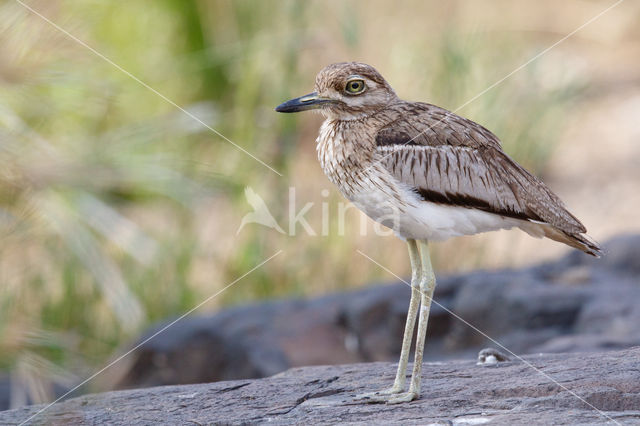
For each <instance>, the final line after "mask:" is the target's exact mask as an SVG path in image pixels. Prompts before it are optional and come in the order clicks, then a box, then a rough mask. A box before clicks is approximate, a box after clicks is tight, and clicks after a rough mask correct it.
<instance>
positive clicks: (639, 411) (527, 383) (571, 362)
mask: <svg viewBox="0 0 640 426" xmlns="http://www.w3.org/2000/svg"><path fill="white" fill-rule="evenodd" d="M638 359H640V348H635V349H627V350H623V351H616V352H605V353H590V354H562V355H558V354H553V355H533V356H532V355H529V356H526V357H524V358H517V359H513V360H512V361H505V362H500V363H497V364H495V365H493V366H491V367H479V366H476V365H475V362H474V361H449V362H446V363H442V362H438V363H425V364H424V368H423V394H422V397H421V399H419V400H417V401H413V402H410V403H406V404H399V405H381V404H366V403H362V402H358V401H354V396H355V395H357V394H359V393H362V392H370V391H375V390H378V389H381V388H383V387H387V386H389V385H390V384H391V383H392V381H393V378H394V376H395V368H396V366H395V365H394V364H391V363H369V364H352V365H341V366H322V367H303V368H295V369H291V370H288V371H286V372H284V373H280V374H277V375H275V376H272V377H269V378H265V379H254V380H236V381H226V382H216V383H209V384H195V385H180V386H164V387H153V388H146V389H136V390H126V391H115V392H108V393H102V394H93V395H85V396H81V397H78V398H74V399H71V400H67V401H64V402H60V403H58V404H55V405H53V406H51V407H49V408H47V407H46V406H42V405H41V406H28V407H23V408H20V409H15V410H10V411H4V412H0V424H6V425H16V424H19V423H21V422H25V421H26V422H27V423H30V424H34V423H35V424H54V425H56V424H78V425H93V424H110V425H133V424H160V423H162V424H194V425H204V424H214V423H215V424H255V423H267V422H270V423H274V424H301V423H304V424H335V423H358V424H362V423H368V424H371V423H373V424H389V423H393V424H442V425H446V424H448V425H468V424H484V423H490V424H498V425H513V424H531V423H535V424H553V425H574V424H580V425H602V424H606V423H614V422H615V423H617V424H622V425H626V424H629V425H630V424H638V423H639V422H640V369H639V368H638V367H639V363H638ZM32 416H35V417H32Z"/></svg>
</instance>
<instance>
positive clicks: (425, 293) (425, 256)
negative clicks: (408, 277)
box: [388, 241, 436, 404]
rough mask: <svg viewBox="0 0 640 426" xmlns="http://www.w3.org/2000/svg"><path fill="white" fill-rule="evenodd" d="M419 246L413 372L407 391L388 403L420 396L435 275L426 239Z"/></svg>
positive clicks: (407, 400) (396, 402)
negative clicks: (423, 357)
mask: <svg viewBox="0 0 640 426" xmlns="http://www.w3.org/2000/svg"><path fill="white" fill-rule="evenodd" d="M418 245H419V248H420V265H421V269H422V270H421V280H420V319H419V320H418V336H417V337H416V354H415V356H414V360H413V374H412V375H411V384H410V385H409V392H406V393H402V394H399V395H396V396H394V397H393V398H391V399H389V401H388V403H389V404H398V403H401V402H409V401H413V400H414V399H417V398H418V397H419V396H420V373H421V370H422V355H423V354H424V342H425V339H426V335H427V322H428V320H429V310H430V309H431V299H432V298H433V292H434V290H435V288H436V277H435V275H434V273H433V267H432V266H431V258H430V256H429V245H428V243H427V241H420V242H419V243H418Z"/></svg>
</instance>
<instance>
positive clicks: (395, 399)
mask: <svg viewBox="0 0 640 426" xmlns="http://www.w3.org/2000/svg"><path fill="white" fill-rule="evenodd" d="M418 398H420V392H417V391H412V390H409V392H404V393H401V394H398V395H393V396H392V397H391V398H389V399H388V400H387V404H402V403H403V402H411V401H413V400H414V399H418Z"/></svg>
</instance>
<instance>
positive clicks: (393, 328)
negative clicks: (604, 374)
mask: <svg viewBox="0 0 640 426" xmlns="http://www.w3.org/2000/svg"><path fill="white" fill-rule="evenodd" d="M605 250H606V252H607V255H606V256H605V257H604V258H603V259H592V258H590V256H587V255H584V254H582V253H578V252H572V253H571V254H569V255H568V256H566V257H565V258H562V259H559V260H558V261H555V262H550V263H545V264H542V265H538V266H534V267H531V268H524V269H518V270H511V269H507V270H501V271H493V272H487V271H477V272H473V273H469V274H463V275H455V276H448V277H447V276H444V277H438V286H437V288H436V293H435V298H434V306H433V308H432V311H431V316H430V319H429V329H428V337H427V346H426V353H425V359H427V360H445V359H455V358H458V359H460V358H466V359H472V358H475V356H476V354H477V353H478V351H479V350H480V349H482V348H483V347H486V346H496V345H497V343H496V342H498V343H499V344H501V345H503V346H505V347H507V348H509V349H510V350H511V351H513V352H515V353H531V352H540V351H544V352H571V351H603V350H611V349H622V348H628V347H631V346H634V345H638V344H640V331H639V329H638V327H637V324H640V304H639V303H637V301H638V300H640V260H639V259H640V235H632V236H622V237H618V238H615V239H613V240H612V241H610V242H609V243H607V244H606V245H605ZM409 295H410V289H409V287H408V286H407V285H406V284H403V283H398V284H392V285H378V286H373V287H369V288H365V289H361V290H357V291H351V292H347V293H339V294H332V295H328V296H324V297H321V298H317V299H310V300H282V301H273V302H267V303H261V304H256V305H252V306H244V307H238V308H231V309H227V310H224V311H222V312H220V313H218V314H215V315H211V316H200V317H197V316H194V317H188V318H185V319H184V320H182V321H180V322H179V323H178V324H176V325H175V326H173V327H171V328H169V329H168V330H166V331H165V332H163V333H162V334H160V335H158V336H157V337H155V338H154V339H152V340H151V341H150V342H148V343H145V344H144V345H142V347H141V349H140V350H139V351H137V355H136V356H137V359H136V360H135V362H134V363H133V364H132V367H131V368H130V372H129V373H128V374H126V375H125V378H124V380H123V381H121V382H120V383H119V385H118V387H119V388H131V387H139V386H153V385H169V384H184V383H200V382H207V381H215V380H230V379H241V378H257V377H266V376H269V375H271V374H275V373H277V372H280V371H283V370H285V369H287V368H291V367H296V366H303V365H318V364H344V363H354V362H364V361H395V360H396V359H397V357H398V355H399V353H398V352H399V350H400V346H401V339H402V332H403V327H404V321H405V318H406V310H407V307H408V304H409ZM453 314H455V316H454V315H453ZM461 319H464V321H466V322H468V323H470V324H473V326H474V327H475V328H476V329H473V328H471V327H469V325H468V324H466V323H465V322H463V321H462V320H461ZM161 326H163V324H160V325H159V326H158V327H161ZM156 329H157V328H156ZM156 329H154V330H150V332H149V333H153V332H154V331H155V330H156ZM483 333H484V334H483ZM147 335H149V334H147ZM487 336H491V338H493V339H495V340H493V341H492V340H491V339H489V338H488V337H487ZM145 337H146V336H143V337H142V338H141V340H143V339H144V338H145Z"/></svg>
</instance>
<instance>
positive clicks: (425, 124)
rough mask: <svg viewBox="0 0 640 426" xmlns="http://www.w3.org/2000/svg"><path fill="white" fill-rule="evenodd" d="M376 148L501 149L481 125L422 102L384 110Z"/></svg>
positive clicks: (399, 103)
mask: <svg viewBox="0 0 640 426" xmlns="http://www.w3.org/2000/svg"><path fill="white" fill-rule="evenodd" d="M386 118H387V120H386V121H385V122H383V123H382V124H381V126H380V128H379V130H378V132H377V133H376V137H375V139H376V146H378V147H387V149H388V148H390V147H393V146H402V145H405V146H450V147H462V148H483V147H491V148H497V149H501V147H500V140H499V139H498V138H497V137H496V136H495V135H494V134H493V133H492V132H491V131H489V130H488V129H486V128H485V127H483V126H482V125H480V124H478V123H476V122H474V121H472V120H469V119H467V118H464V117H461V116H459V115H457V114H455V113H453V112H451V111H448V110H446V109H444V108H441V107H439V106H436V105H432V104H428V103H425V102H407V101H399V102H397V103H395V104H393V105H391V106H390V107H389V108H388V109H387V117H386Z"/></svg>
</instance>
